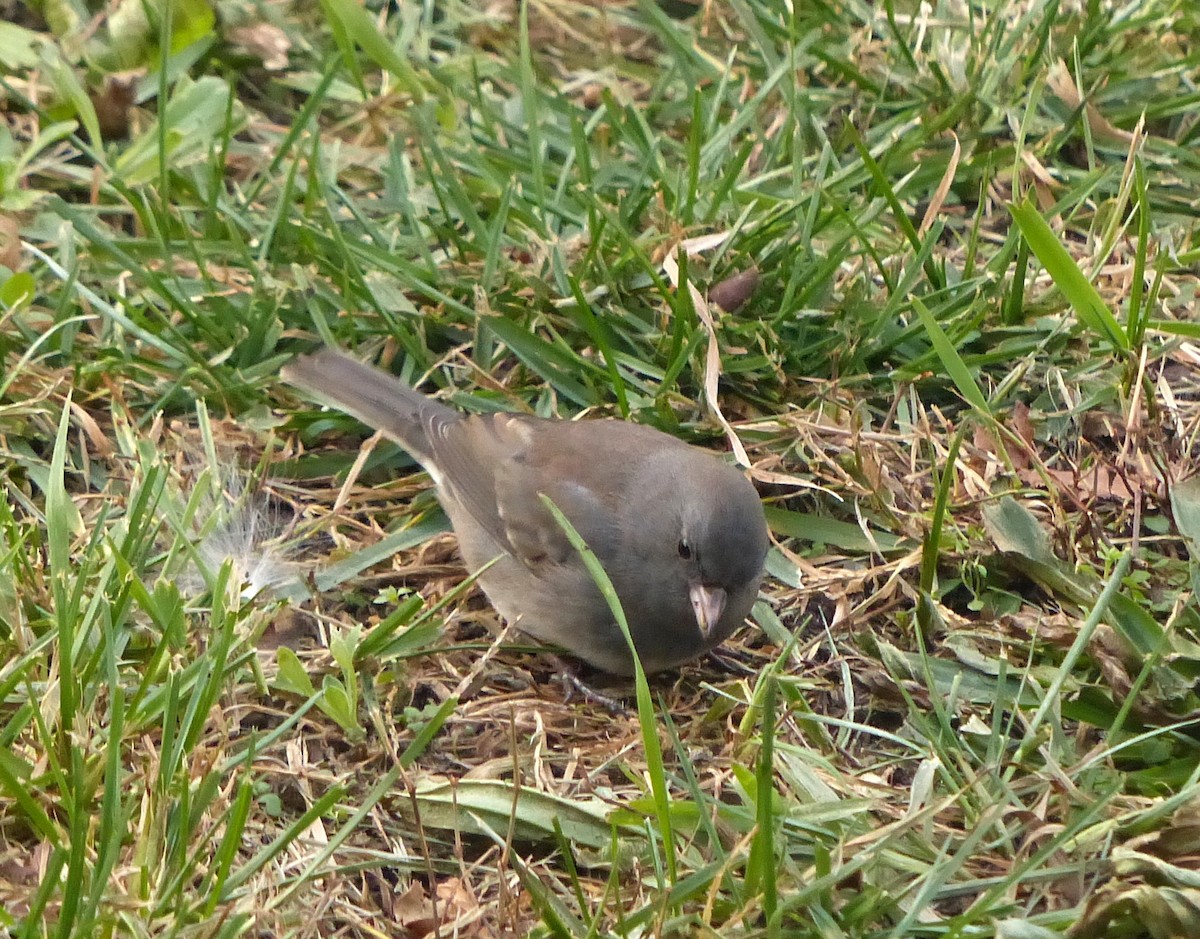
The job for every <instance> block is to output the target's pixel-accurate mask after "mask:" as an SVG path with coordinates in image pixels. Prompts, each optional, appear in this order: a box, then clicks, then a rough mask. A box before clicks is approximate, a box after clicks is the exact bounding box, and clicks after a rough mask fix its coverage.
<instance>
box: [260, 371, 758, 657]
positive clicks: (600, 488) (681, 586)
mask: <svg viewBox="0 0 1200 939" xmlns="http://www.w3.org/2000/svg"><path fill="white" fill-rule="evenodd" d="M283 378H284V380H285V381H287V382H290V383H291V384H293V385H296V386H297V387H299V388H302V389H303V390H304V391H306V392H308V393H309V394H311V395H313V396H314V397H317V398H319V399H324V400H327V401H329V402H330V403H332V404H334V405H336V406H337V407H338V408H339V409H340V410H343V411H345V412H346V413H348V414H352V415H353V416H354V417H357V418H358V419H359V420H361V421H362V422H363V423H365V424H368V425H369V426H371V427H375V428H378V429H379V430H382V431H383V432H384V433H385V434H387V435H388V436H389V437H391V438H392V439H394V440H395V441H397V442H398V443H399V444H400V445H401V446H402V447H404V449H406V450H407V451H408V452H409V453H411V454H412V456H413V457H414V458H415V459H417V460H418V461H420V463H421V464H422V465H423V466H424V467H425V469H426V470H427V471H428V472H429V475H430V476H431V477H432V478H433V481H434V482H435V483H436V484H437V494H438V499H439V500H440V501H441V503H442V506H443V507H444V508H445V510H446V514H447V515H449V516H450V521H451V523H452V524H453V525H454V531H455V534H457V536H458V544H459V549H460V550H461V552H462V556H463V560H464V561H465V562H466V565H467V567H468V568H469V569H470V570H473V571H474V570H479V569H480V568H482V567H483V566H484V565H486V564H487V563H488V562H490V561H492V560H494V559H498V560H496V563H494V564H492V566H491V567H489V568H488V569H487V570H486V571H484V572H483V574H482V575H481V576H480V578H479V583H480V586H482V587H483V590H484V593H486V594H487V596H488V599H489V600H491V602H492V605H493V606H494V607H495V608H496V610H497V611H498V612H499V613H500V614H501V615H502V616H503V617H504V618H505V619H506V620H508V621H509V622H512V623H515V624H516V625H517V627H518V628H519V629H521V630H522V631H523V632H525V633H528V634H529V635H531V636H533V637H534V638H535V639H538V640H540V641H542V642H545V643H550V644H553V645H557V646H561V647H562V648H564V649H566V650H567V651H568V652H570V653H572V654H573V655H575V656H578V657H579V658H580V659H582V660H584V661H585V662H588V663H590V664H591V665H594V666H596V667H597V668H600V669H603V670H604V671H607V672H612V673H613V674H617V675H630V674H632V673H633V659H632V657H631V656H630V654H629V647H628V645H627V644H626V642H625V638H624V636H623V635H622V634H621V630H620V628H619V627H618V626H617V624H616V622H615V621H614V619H613V616H612V614H611V612H610V611H609V608H608V604H607V603H606V602H605V600H604V597H603V596H602V595H601V594H600V591H599V589H598V588H597V587H596V585H595V583H594V582H593V580H592V578H591V576H590V575H589V574H588V571H587V569H586V567H585V566H584V564H583V561H582V559H581V558H580V557H579V555H578V553H577V552H576V551H575V549H574V548H573V547H572V546H571V544H570V542H569V541H568V540H567V537H566V535H565V534H564V532H563V531H562V529H561V528H560V527H559V525H558V523H557V522H556V521H555V520H554V517H553V516H552V515H551V514H550V512H549V511H548V510H547V508H546V506H545V505H544V503H543V502H542V500H541V498H540V497H539V496H540V494H543V493H544V494H545V495H546V496H548V497H549V498H550V500H551V501H552V502H553V503H554V504H555V505H556V506H558V508H559V509H560V510H561V511H562V512H563V514H564V515H566V517H567V518H568V519H570V521H571V524H572V525H574V526H575V528H576V529H577V530H578V531H579V533H580V535H582V536H583V539H584V540H585V541H586V542H587V544H588V546H589V547H590V548H591V549H592V551H594V552H595V554H596V556H597V557H598V558H599V560H600V563H601V564H602V565H603V567H604V570H605V572H606V573H607V574H608V576H609V578H610V579H611V580H612V583H613V586H614V587H615V588H616V591H617V596H618V597H619V598H620V601H621V607H622V609H623V610H624V612H625V617H626V619H627V620H628V622H629V627H630V631H631V633H632V635H633V641H634V645H635V646H636V647H637V652H638V657H639V658H640V659H641V662H642V667H643V668H644V669H645V670H646V671H647V672H657V671H661V670H662V669H665V668H671V667H672V666H675V665H679V664H681V663H683V662H687V661H689V660H690V659H694V658H696V657H697V656H699V655H701V654H703V653H704V652H706V651H708V650H709V649H711V648H713V647H714V646H716V645H718V644H719V643H721V642H723V641H724V640H725V639H726V638H728V636H729V634H730V633H732V632H733V631H734V630H735V629H737V627H738V626H740V625H741V624H742V622H743V621H744V620H745V619H746V616H747V614H748V613H749V612H750V607H751V606H752V605H753V604H754V600H755V598H756V597H757V595H758V587H759V582H760V581H761V579H762V571H763V562H764V560H765V556H766V552H767V546H768V539H767V524H766V519H765V517H764V514H763V508H762V503H761V502H760V501H759V499H758V494H757V493H756V492H755V491H754V487H753V486H752V485H751V484H750V482H749V481H748V480H747V479H746V478H745V477H744V476H743V475H742V474H741V473H740V472H738V471H737V470H736V469H734V468H733V467H732V466H730V465H729V464H727V463H725V462H723V461H722V460H721V459H719V458H718V457H717V456H716V455H715V454H713V453H710V452H709V451H706V450H701V449H698V448H696V447H692V446H689V445H688V444H685V443H683V442H682V441H680V440H677V439H675V438H674V437H671V436H670V435H668V434H664V433H663V432H661V431H658V430H654V429H653V428H651V427H644V426H641V425H638V424H630V423H626V422H624V421H617V420H591V421H563V420H546V419H542V418H536V417H529V416H526V415H521V414H476V415H470V416H468V415H464V414H460V413H459V412H457V411H455V410H452V409H451V408H448V407H446V406H445V405H443V404H440V403H438V402H437V401H434V400H432V399H430V398H427V397H425V395H423V394H421V393H420V392H417V391H414V390H413V389H412V388H409V387H408V386H407V385H405V384H404V383H402V382H401V381H399V380H398V379H396V378H395V377H393V376H392V375H389V374H388V373H386V372H383V371H380V370H379V369H376V368H373V367H371V366H369V365H364V364H363V363H361V362H358V361H356V360H355V359H352V358H350V357H349V356H347V355H344V354H343V353H341V352H337V351H334V350H332V349H325V350H323V351H321V352H318V353H316V354H315V355H309V356H302V357H300V358H298V359H295V360H294V361H292V362H290V363H289V364H288V365H286V366H285V367H284V369H283Z"/></svg>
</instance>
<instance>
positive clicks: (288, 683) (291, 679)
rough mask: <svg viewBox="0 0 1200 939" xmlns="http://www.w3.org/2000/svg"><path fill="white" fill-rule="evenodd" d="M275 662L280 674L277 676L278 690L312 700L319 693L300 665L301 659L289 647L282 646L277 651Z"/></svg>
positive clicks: (276, 685) (276, 684)
mask: <svg viewBox="0 0 1200 939" xmlns="http://www.w3.org/2000/svg"><path fill="white" fill-rule="evenodd" d="M275 662H276V664H277V665H278V666H279V672H278V674H277V675H276V676H275V687H276V688H278V689H280V690H281V691H288V692H291V693H292V694H298V695H300V696H302V697H305V698H311V697H312V696H313V695H314V694H316V693H317V689H316V688H315V687H314V686H313V683H312V679H311V678H309V677H308V672H306V671H305V670H304V666H303V665H301V664H300V659H299V658H298V657H297V656H296V653H295V652H293V651H292V650H291V649H289V648H288V647H287V646H280V647H279V648H278V649H277V650H276V652H275Z"/></svg>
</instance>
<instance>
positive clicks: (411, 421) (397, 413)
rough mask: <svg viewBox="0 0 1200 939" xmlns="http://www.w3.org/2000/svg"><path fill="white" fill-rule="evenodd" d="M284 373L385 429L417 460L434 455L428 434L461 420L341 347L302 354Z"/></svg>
mask: <svg viewBox="0 0 1200 939" xmlns="http://www.w3.org/2000/svg"><path fill="white" fill-rule="evenodd" d="M281 374H282V376H283V380H284V381H286V382H288V383H290V384H293V385H295V386H296V387H297V388H300V389H302V390H304V391H306V392H308V393H309V394H311V395H312V396H313V397H315V398H319V399H321V400H323V401H326V402H328V403H330V404H333V405H335V406H336V407H338V408H339V409H340V410H343V411H345V412H346V413H347V414H352V415H353V416H354V417H357V418H358V419H359V420H360V421H362V422H363V423H364V424H367V425H368V426H370V427H376V428H378V429H379V430H382V431H383V432H384V433H385V434H387V435H388V436H389V437H391V438H393V439H394V440H396V441H397V442H398V443H399V444H400V445H401V446H402V447H404V448H405V449H406V450H408V451H409V452H410V453H412V455H413V456H415V457H417V458H418V459H421V458H423V457H428V456H429V451H430V446H429V432H430V430H431V429H432V428H433V427H434V426H435V425H437V424H440V423H450V422H453V421H456V420H459V418H460V415H459V413H458V412H457V411H455V410H453V409H452V408H448V407H446V406H445V405H443V404H439V403H438V402H437V401H434V400H433V399H432V398H427V397H426V396H425V395H423V394H421V393H420V392H419V391H416V390H414V389H412V388H410V387H408V385H406V384H404V382H402V381H400V379H398V378H396V377H395V376H394V375H390V374H388V373H387V372H385V371H382V370H381V369H378V368H375V367H374V366H371V365H366V364H365V363H363V362H359V361H358V360H357V359H353V358H351V357H350V356H348V355H346V354H345V353H343V352H339V351H337V350H336V349H322V350H321V351H319V352H316V353H314V354H313V355H302V356H299V357H298V358H296V359H293V360H292V361H291V362H289V363H288V364H287V365H285V366H284V367H283V371H282V373H281Z"/></svg>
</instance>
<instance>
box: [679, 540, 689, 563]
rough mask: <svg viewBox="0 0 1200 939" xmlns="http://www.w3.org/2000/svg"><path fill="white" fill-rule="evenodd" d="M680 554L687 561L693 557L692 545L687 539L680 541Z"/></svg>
mask: <svg viewBox="0 0 1200 939" xmlns="http://www.w3.org/2000/svg"><path fill="white" fill-rule="evenodd" d="M679 556H680V557H681V558H683V559H684V560H685V561H690V560H691V559H692V546H691V545H690V544H688V543H687V542H686V541H681V542H679Z"/></svg>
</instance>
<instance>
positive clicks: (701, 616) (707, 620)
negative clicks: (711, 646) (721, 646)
mask: <svg viewBox="0 0 1200 939" xmlns="http://www.w3.org/2000/svg"><path fill="white" fill-rule="evenodd" d="M688 597H689V598H690V599H691V601H692V610H693V611H694V612H695V614H696V622H697V624H699V626H700V633H701V634H702V635H703V636H704V638H705V639H709V638H711V637H712V634H713V630H714V629H716V628H717V623H719V622H720V621H721V613H723V612H724V610H725V591H724V590H723V589H722V588H720V587H706V586H705V585H704V584H693V585H692V587H691V589H690V590H688Z"/></svg>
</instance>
